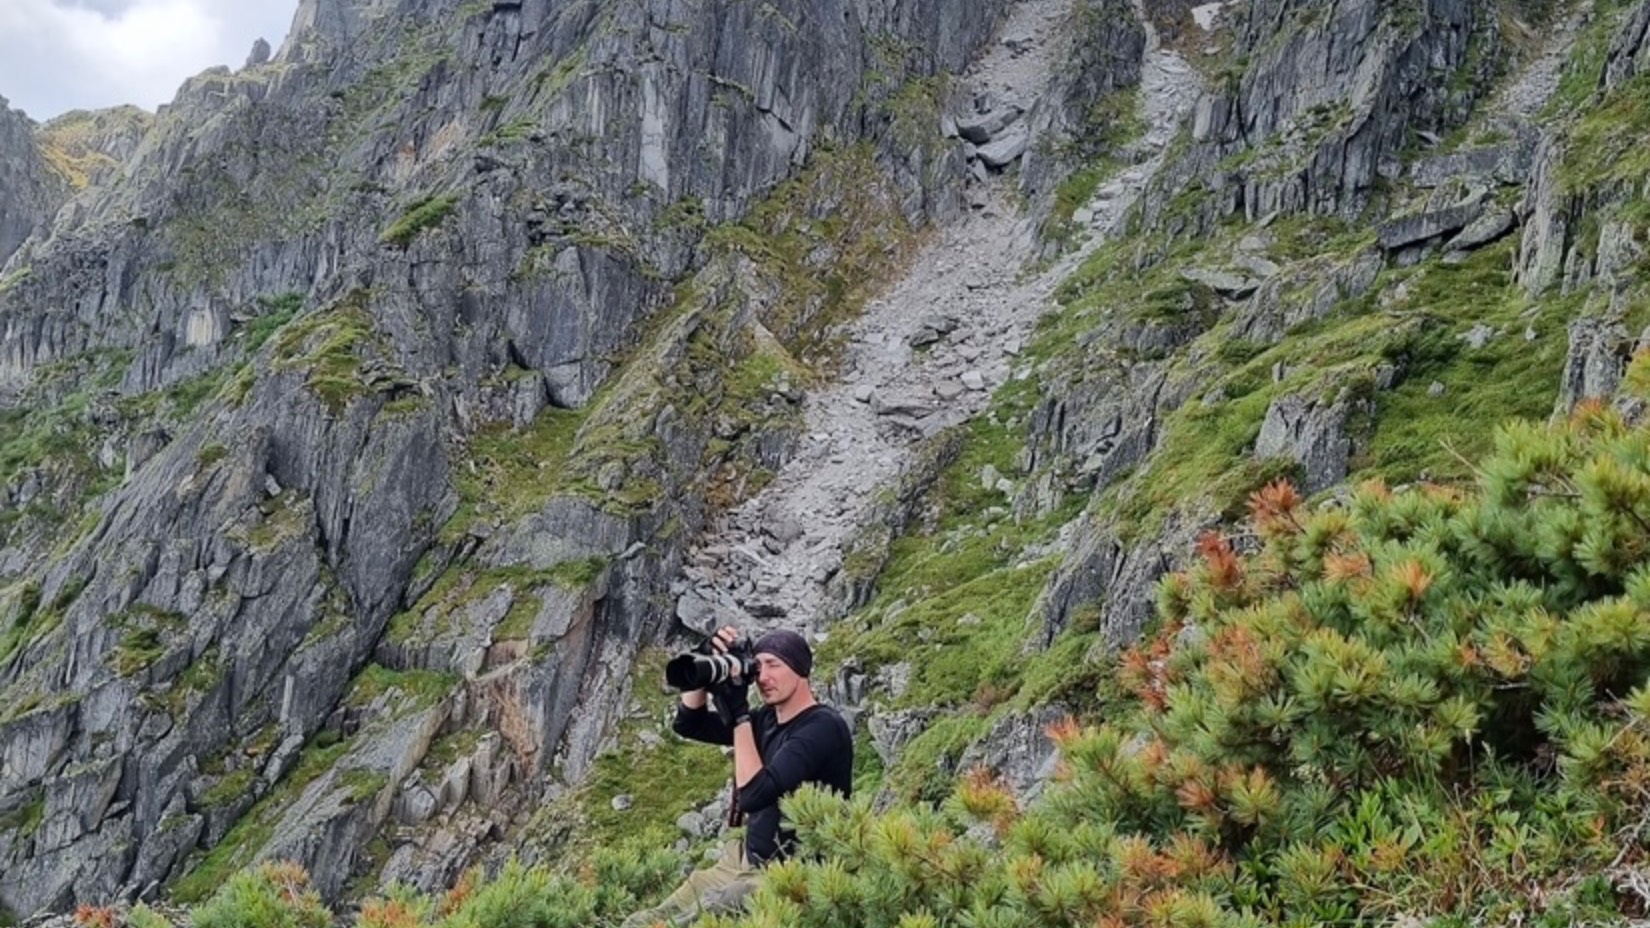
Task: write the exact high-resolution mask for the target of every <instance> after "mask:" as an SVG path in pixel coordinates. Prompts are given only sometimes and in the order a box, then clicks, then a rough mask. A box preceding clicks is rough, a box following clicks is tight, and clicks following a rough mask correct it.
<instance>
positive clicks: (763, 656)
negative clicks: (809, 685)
mask: <svg viewBox="0 0 1650 928" xmlns="http://www.w3.org/2000/svg"><path fill="white" fill-rule="evenodd" d="M756 664H757V666H758V667H759V668H760V670H758V671H757V674H756V688H757V690H758V691H759V692H761V694H762V701H763V702H764V703H767V704H768V705H770V706H779V705H783V704H784V703H785V702H786V701H787V700H789V699H790V698H791V697H792V696H794V695H796V689H797V687H798V686H799V685H801V683H802V678H801V677H799V676H797V674H796V671H794V670H792V669H791V668H790V665H788V664H786V663H785V662H784V661H782V660H780V659H779V658H777V657H774V656H773V655H772V654H767V653H759V654H757V655H756Z"/></svg>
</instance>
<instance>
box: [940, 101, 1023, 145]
mask: <svg viewBox="0 0 1650 928" xmlns="http://www.w3.org/2000/svg"><path fill="white" fill-rule="evenodd" d="M1020 113H1021V110H1020V108H1019V107H1017V106H1013V105H1011V104H1010V105H1004V106H1000V107H998V108H996V109H994V110H992V111H991V112H989V113H972V114H969V115H966V116H959V117H957V119H956V128H957V134H958V135H960V136H962V137H963V138H964V139H966V140H968V141H970V142H973V143H974V144H975V145H985V144H987V143H988V142H990V141H991V140H992V139H994V138H996V137H997V136H998V135H1000V134H1001V133H1002V132H1003V130H1004V129H1007V128H1008V127H1009V126H1010V125H1011V124H1013V123H1014V121H1015V120H1017V119H1019V118H1020Z"/></svg>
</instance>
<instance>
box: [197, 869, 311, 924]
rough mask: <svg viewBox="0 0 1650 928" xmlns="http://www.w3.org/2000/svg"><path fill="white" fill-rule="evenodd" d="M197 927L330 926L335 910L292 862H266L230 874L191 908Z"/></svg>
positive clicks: (307, 875)
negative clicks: (208, 895)
mask: <svg viewBox="0 0 1650 928" xmlns="http://www.w3.org/2000/svg"><path fill="white" fill-rule="evenodd" d="M189 915H190V921H191V924H192V925H193V926H194V928H331V925H332V922H333V919H332V912H330V911H329V910H328V909H327V907H326V906H325V905H324V904H322V902H321V897H320V895H319V894H317V893H316V892H315V890H313V889H311V888H310V886H309V874H308V873H305V872H304V869H303V868H302V867H300V866H298V865H297V864H293V863H264V864H259V865H258V866H257V867H255V868H253V869H250V870H242V871H240V872H239V873H236V874H235V875H234V876H231V877H230V878H229V881H228V882H226V883H225V884H224V885H223V887H222V888H221V889H219V890H218V891H217V892H216V893H214V894H213V896H212V898H211V899H208V900H207V901H206V902H205V903H204V904H203V905H199V906H196V907H195V908H193V909H191V910H190V912H189Z"/></svg>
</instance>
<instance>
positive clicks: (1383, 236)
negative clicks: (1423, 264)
mask: <svg viewBox="0 0 1650 928" xmlns="http://www.w3.org/2000/svg"><path fill="white" fill-rule="evenodd" d="M1483 212H1484V207H1483V204H1480V203H1473V204H1468V205H1464V206H1452V207H1449V208H1447V209H1441V210H1435V211H1432V212H1426V213H1419V214H1416V215H1412V216H1404V217H1402V218H1399V219H1393V220H1389V221H1387V222H1385V223H1382V224H1381V226H1380V228H1379V229H1378V230H1377V232H1376V238H1377V241H1379V242H1380V245H1381V247H1382V248H1384V249H1386V250H1387V251H1397V250H1399V249H1401V248H1405V247H1407V246H1410V245H1416V244H1419V243H1421V242H1425V241H1428V240H1429V239H1434V238H1439V237H1441V236H1443V235H1445V234H1448V233H1451V232H1455V231H1457V230H1459V229H1463V228H1466V227H1467V226H1469V225H1471V224H1472V223H1473V222H1474V221H1475V220H1476V219H1478V217H1479V216H1480V215H1482V214H1483Z"/></svg>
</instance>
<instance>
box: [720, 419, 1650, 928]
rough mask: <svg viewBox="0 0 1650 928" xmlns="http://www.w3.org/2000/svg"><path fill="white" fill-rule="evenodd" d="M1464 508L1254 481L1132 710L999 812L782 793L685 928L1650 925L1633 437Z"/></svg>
mask: <svg viewBox="0 0 1650 928" xmlns="http://www.w3.org/2000/svg"><path fill="white" fill-rule="evenodd" d="M1480 473H1481V480H1480V481H1479V486H1478V487H1477V488H1476V490H1474V491H1471V492H1467V491H1462V490H1458V489H1454V488H1449V487H1438V486H1423V487H1418V488H1413V489H1410V490H1407V491H1404V492H1400V493H1394V492H1391V491H1389V490H1388V489H1387V488H1386V487H1384V486H1382V485H1380V484H1369V485H1365V486H1363V487H1361V488H1359V489H1358V490H1357V491H1356V492H1355V493H1354V494H1353V495H1352V498H1351V499H1350V501H1349V502H1348V503H1347V504H1345V505H1335V506H1330V507H1323V508H1319V509H1316V510H1313V509H1309V508H1308V507H1307V506H1306V505H1305V503H1304V501H1303V500H1302V499H1301V498H1300V496H1299V495H1298V494H1296V493H1295V491H1294V490H1293V489H1292V488H1291V487H1289V486H1288V485H1286V484H1282V483H1277V484H1273V485H1271V486H1269V487H1267V488H1266V489H1265V490H1263V491H1261V492H1259V493H1257V494H1255V496H1254V497H1253V498H1252V499H1251V500H1250V512H1251V525H1250V527H1249V528H1250V532H1249V533H1248V534H1247V535H1246V536H1245V538H1246V543H1245V544H1244V545H1242V546H1240V547H1243V548H1244V549H1246V550H1248V551H1251V552H1252V553H1248V554H1240V553H1239V551H1238V550H1237V548H1235V547H1234V545H1233V544H1232V542H1231V541H1230V540H1228V539H1226V538H1222V537H1219V536H1216V535H1212V534H1211V535H1209V536H1206V537H1205V538H1204V539H1203V540H1202V541H1201V543H1200V545H1199V548H1198V558H1197V559H1196V563H1195V566H1193V567H1192V568H1191V569H1189V570H1187V571H1185V572H1183V573H1180V574H1177V575H1174V576H1171V577H1169V578H1167V579H1165V580H1164V581H1163V583H1162V584H1161V587H1160V590H1159V617H1160V625H1159V628H1158V631H1157V632H1156V633H1155V635H1153V636H1152V637H1151V638H1149V639H1148V640H1146V641H1143V642H1141V643H1140V644H1139V645H1138V646H1136V647H1134V648H1132V649H1130V650H1129V651H1127V652H1126V653H1124V654H1123V655H1121V657H1120V658H1119V659H1118V662H1117V666H1116V668H1115V674H1116V682H1117V683H1118V684H1120V685H1121V686H1122V688H1123V689H1124V691H1126V692H1127V694H1128V699H1127V705H1125V706H1113V707H1112V708H1111V710H1110V711H1108V712H1107V713H1106V717H1105V718H1104V719H1101V720H1098V724H1093V725H1087V726H1084V725H1079V724H1078V723H1076V722H1069V723H1065V724H1061V725H1058V726H1056V727H1055V728H1054V729H1052V730H1051V732H1050V734H1051V735H1052V736H1053V737H1054V738H1055V740H1056V741H1057V743H1058V744H1059V745H1060V747H1061V750H1062V764H1061V769H1060V775H1059V782H1058V783H1057V784H1056V785H1055V786H1054V787H1053V788H1052V789H1051V790H1050V792H1049V793H1048V794H1046V796H1045V798H1044V799H1043V800H1042V801H1040V802H1039V803H1037V804H1036V805H1035V806H1034V807H1032V808H1030V809H1026V810H1022V809H1020V808H1019V807H1018V806H1017V804H1016V803H1015V800H1014V798H1013V797H1012V796H1011V795H1010V794H1009V793H1008V792H1007V791H1006V790H1004V789H1003V788H1002V787H1001V786H1000V785H998V784H996V783H995V782H994V781H993V780H992V779H991V778H990V777H989V776H988V775H985V774H976V775H974V776H972V777H970V778H968V779H967V780H966V781H965V782H964V784H963V785H962V786H961V787H960V788H959V790H958V792H957V794H956V795H955V796H954V797H953V798H952V799H951V800H950V801H949V802H947V803H946V804H944V805H943V806H942V807H940V808H938V809H935V808H926V807H922V808H896V809H893V810H888V811H885V812H881V813H878V812H875V811H873V809H872V808H871V806H870V805H869V803H868V802H867V801H864V800H856V801H854V802H852V803H848V802H843V801H841V800H839V799H835V798H833V797H831V796H828V795H825V794H820V793H814V792H804V793H802V794H799V795H798V796H796V797H794V799H793V800H791V801H790V802H789V804H788V806H787V811H788V814H789V815H790V816H791V818H792V819H793V820H794V822H795V823H796V827H797V830H798V834H799V835H800V837H801V839H802V842H803V846H804V849H805V851H806V854H805V855H804V858H803V860H801V861H792V862H789V863H785V864H782V865H779V866H776V867H774V868H772V869H771V870H770V871H769V873H768V876H767V879H766V880H765V882H764V885H763V886H762V888H761V889H760V890H759V891H758V892H757V893H756V894H755V895H754V896H753V897H752V899H751V901H750V905H749V908H748V911H747V913H745V914H744V915H742V916H741V917H738V918H713V919H706V920H704V921H702V922H701V925H702V926H708V928H733V926H741V928H769V926H779V925H786V926H790V925H798V926H809V928H814V926H817V928H827V926H849V925H855V926H900V928H919V926H924V928H926V926H936V928H937V926H951V925H955V926H966V928H1011V926H1012V928H1042V926H1061V925H1107V926H1125V925H1162V926H1201V925H1233V926H1237V925H1257V924H1290V925H1308V924H1325V923H1346V922H1362V921H1369V922H1382V921H1390V920H1391V919H1393V918H1396V917H1398V916H1402V915H1430V916H1437V917H1445V918H1453V919H1457V920H1465V921H1472V922H1478V921H1482V920H1490V921H1505V920H1509V919H1515V918H1516V919H1523V920H1526V921H1531V920H1533V921H1536V922H1537V923H1544V924H1553V925H1558V924H1569V923H1572V922H1573V921H1574V920H1576V919H1578V918H1579V919H1585V920H1596V919H1609V918H1612V917H1614V918H1619V917H1620V916H1621V915H1623V914H1631V913H1633V912H1637V911H1642V908H1643V907H1644V906H1645V905H1646V904H1647V903H1650V900H1647V899H1640V898H1637V897H1636V894H1634V893H1633V892H1631V891H1630V887H1631V886H1633V885H1639V884H1640V883H1641V882H1642V881H1635V880H1632V879H1630V878H1624V879H1623V880H1622V881H1621V883H1622V886H1624V887H1628V888H1626V889H1621V890H1618V889H1616V888H1615V886H1614V885H1613V883H1612V881H1613V880H1614V879H1615V878H1617V877H1619V876H1622V875H1624V874H1630V873H1632V872H1634V868H1636V867H1640V866H1642V865H1643V862H1644V859H1645V840H1646V834H1645V832H1646V829H1647V827H1650V802H1647V800H1650V685H1647V683H1646V677H1647V674H1650V558H1647V557H1646V555H1647V553H1650V431H1647V430H1644V429H1635V428H1629V427H1628V426H1627V425H1625V424H1624V423H1623V422H1622V420H1621V419H1620V418H1619V417H1618V416H1616V415H1615V414H1614V413H1612V412H1610V411H1608V410H1606V409H1603V408H1602V407H1598V406H1589V407H1586V408H1584V409H1582V410H1581V411H1579V412H1578V413H1577V415H1576V416H1575V417H1574V418H1572V419H1571V420H1570V421H1568V422H1566V423H1562V424H1559V425H1555V426H1550V427H1542V426H1534V425H1513V426H1508V427H1507V428H1505V429H1504V430H1502V431H1501V432H1500V433H1499V435H1498V438H1497V441H1496V446H1495V451H1494V453H1493V454H1492V455H1491V456H1490V457H1489V459H1487V460H1485V461H1483V462H1482V463H1481V465H1480Z"/></svg>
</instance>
